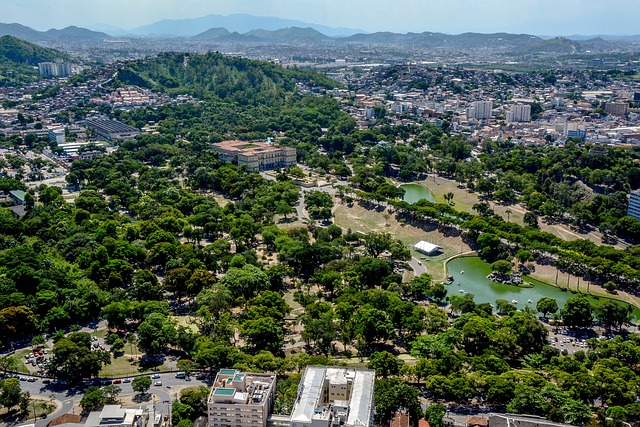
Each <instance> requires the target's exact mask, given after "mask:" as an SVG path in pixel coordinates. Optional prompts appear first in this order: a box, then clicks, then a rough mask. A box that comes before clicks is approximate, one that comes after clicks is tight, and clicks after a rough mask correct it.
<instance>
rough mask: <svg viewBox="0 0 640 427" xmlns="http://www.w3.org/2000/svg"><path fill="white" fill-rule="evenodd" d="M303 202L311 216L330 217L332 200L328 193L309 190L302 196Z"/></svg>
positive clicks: (318, 217) (317, 217)
mask: <svg viewBox="0 0 640 427" xmlns="http://www.w3.org/2000/svg"><path fill="white" fill-rule="evenodd" d="M304 204H305V208H306V209H307V211H308V212H309V216H310V217H311V218H314V219H329V218H331V215H332V214H331V208H333V200H332V199H331V195H330V194H328V193H325V192H323V191H309V192H307V194H306V195H305V197H304Z"/></svg>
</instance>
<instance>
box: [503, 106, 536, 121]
mask: <svg viewBox="0 0 640 427" xmlns="http://www.w3.org/2000/svg"><path fill="white" fill-rule="evenodd" d="M506 119H507V122H510V123H515V122H529V121H531V105H529V104H521V105H512V106H511V108H510V109H509V111H507V117H506Z"/></svg>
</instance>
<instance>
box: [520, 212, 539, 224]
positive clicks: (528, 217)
mask: <svg viewBox="0 0 640 427" xmlns="http://www.w3.org/2000/svg"><path fill="white" fill-rule="evenodd" d="M523 221H524V223H525V224H526V225H528V226H529V227H531V228H538V215H536V214H535V213H533V212H527V213H525V214H524V218H523Z"/></svg>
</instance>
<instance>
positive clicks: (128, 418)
mask: <svg viewBox="0 0 640 427" xmlns="http://www.w3.org/2000/svg"><path fill="white" fill-rule="evenodd" d="M145 415H146V414H145V411H144V410H143V409H125V408H123V407H122V406H120V405H105V406H104V408H103V409H102V411H100V412H91V413H90V414H89V417H88V418H87V421H85V423H84V427H142V426H143V425H144V421H145Z"/></svg>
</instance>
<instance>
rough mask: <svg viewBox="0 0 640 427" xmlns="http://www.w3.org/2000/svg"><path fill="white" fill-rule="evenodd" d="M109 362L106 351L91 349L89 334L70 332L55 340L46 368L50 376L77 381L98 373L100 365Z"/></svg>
mask: <svg viewBox="0 0 640 427" xmlns="http://www.w3.org/2000/svg"><path fill="white" fill-rule="evenodd" d="M109 363H111V355H110V354H109V353H108V352H106V351H100V350H96V351H92V350H91V335H89V334H88V333H87V332H72V333H70V334H69V335H68V336H67V337H65V338H62V339H60V340H59V341H58V342H56V344H55V346H54V347H53V351H52V354H51V358H50V361H49V364H48V367H47V369H48V373H49V375H50V376H52V377H55V378H59V379H62V380H65V381H69V382H71V383H77V382H79V381H80V380H82V379H84V378H91V377H94V376H96V375H98V373H99V372H100V369H102V366H103V365H106V364H109Z"/></svg>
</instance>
